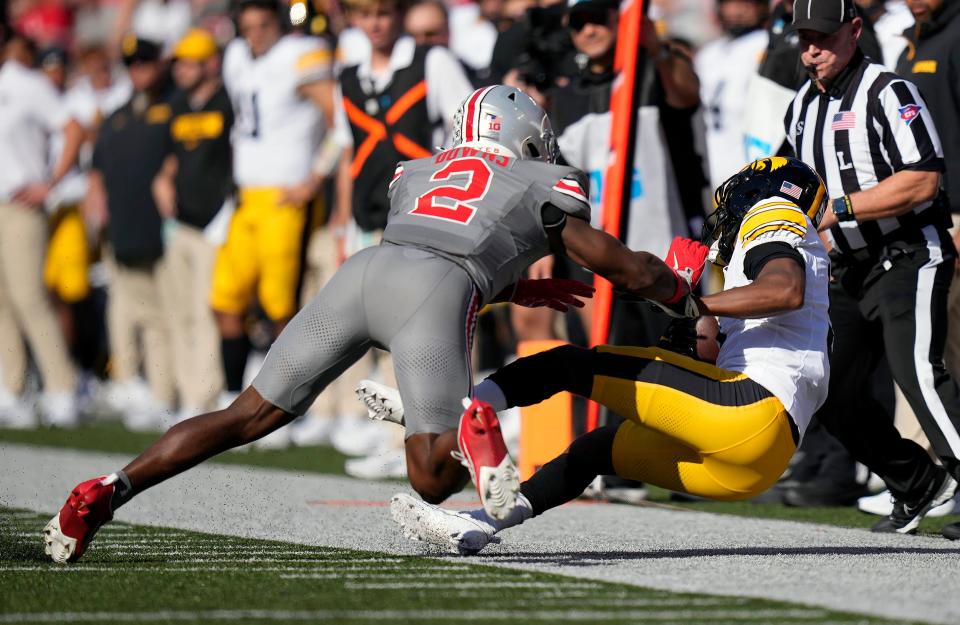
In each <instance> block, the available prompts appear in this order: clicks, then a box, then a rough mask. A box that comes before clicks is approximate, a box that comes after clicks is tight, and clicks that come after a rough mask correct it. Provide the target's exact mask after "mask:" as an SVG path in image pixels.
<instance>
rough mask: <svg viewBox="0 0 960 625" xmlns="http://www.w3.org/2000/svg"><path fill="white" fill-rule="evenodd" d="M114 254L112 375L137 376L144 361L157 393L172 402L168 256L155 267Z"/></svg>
mask: <svg viewBox="0 0 960 625" xmlns="http://www.w3.org/2000/svg"><path fill="white" fill-rule="evenodd" d="M110 260H111V262H110V263H109V269H110V295H109V301H108V304H107V330H108V332H109V333H110V351H111V358H110V362H111V367H110V375H111V377H112V378H113V379H114V380H116V381H117V382H126V381H129V380H132V379H133V378H134V377H136V376H137V375H138V374H139V373H140V368H141V364H142V365H143V372H144V376H145V377H146V378H147V382H148V383H149V385H150V390H151V391H152V392H153V395H154V398H156V399H157V400H158V401H160V402H162V403H163V404H165V405H167V406H172V405H173V400H174V387H173V377H172V376H171V375H170V372H171V369H172V368H171V360H170V333H169V332H168V330H167V316H166V314H165V310H164V307H163V299H164V298H163V297H162V290H161V283H162V279H161V275H162V272H163V267H162V261H159V262H157V263H155V264H154V265H153V266H150V267H127V266H125V265H121V264H120V263H118V262H116V260H114V259H112V258H111V259H110Z"/></svg>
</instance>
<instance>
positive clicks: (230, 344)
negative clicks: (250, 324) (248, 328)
mask: <svg viewBox="0 0 960 625" xmlns="http://www.w3.org/2000/svg"><path fill="white" fill-rule="evenodd" d="M220 354H221V356H222V357H223V374H224V377H226V383H227V390H228V391H230V392H231V393H239V392H240V391H242V390H243V371H244V369H246V368H247V357H248V356H249V355H250V339H249V338H247V335H245V334H244V335H243V336H239V337H237V338H232V339H226V338H225V339H220Z"/></svg>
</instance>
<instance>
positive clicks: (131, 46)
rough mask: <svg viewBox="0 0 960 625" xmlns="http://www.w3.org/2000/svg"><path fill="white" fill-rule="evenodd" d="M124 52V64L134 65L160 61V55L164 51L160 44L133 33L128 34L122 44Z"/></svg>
mask: <svg viewBox="0 0 960 625" xmlns="http://www.w3.org/2000/svg"><path fill="white" fill-rule="evenodd" d="M121 48H122V50H121V51H122V52H123V64H124V65H128V66H129V65H132V64H134V63H136V62H144V63H150V62H153V61H159V60H160V54H161V52H162V51H163V50H162V48H161V47H160V44H158V43H155V42H153V41H150V40H149V39H141V38H140V37H137V36H136V35H134V34H133V33H127V35H126V36H125V37H124V38H123V43H122V44H121Z"/></svg>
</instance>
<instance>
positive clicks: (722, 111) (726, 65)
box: [694, 28, 777, 189]
mask: <svg viewBox="0 0 960 625" xmlns="http://www.w3.org/2000/svg"><path fill="white" fill-rule="evenodd" d="M768 39H769V37H768V35H767V32H766V30H764V29H762V28H761V29H759V30H755V31H753V32H751V33H747V34H746V35H742V36H740V37H735V38H731V37H729V36H724V37H721V38H719V39H715V40H713V41H711V42H710V43H708V44H707V45H705V46H703V48H702V49H701V50H700V52H698V53H697V56H696V58H695V60H694V66H695V68H696V71H697V76H699V77H700V99H701V100H702V101H703V117H704V122H705V123H706V126H707V133H706V134H707V158H708V160H709V161H710V184H711V186H712V188H714V189H715V188H717V187H718V186H720V183H722V182H723V181H724V180H726V179H727V178H729V177H730V176H732V175H733V174H735V173H737V172H738V171H740V168H741V167H743V164H744V163H745V162H747V161H749V160H750V158H748V157H747V154H748V148H749V146H748V145H747V143H746V141H747V139H746V137H747V134H746V132H745V124H744V121H745V116H746V115H748V114H749V113H750V111H749V104H750V103H749V101H748V100H747V99H746V98H745V97H744V96H745V95H746V93H747V88H748V86H749V84H750V77H751V76H753V75H754V74H756V73H757V67H758V66H759V65H760V60H761V59H762V58H763V53H764V51H765V50H766V48H767V41H768ZM776 147H777V146H774V149H776Z"/></svg>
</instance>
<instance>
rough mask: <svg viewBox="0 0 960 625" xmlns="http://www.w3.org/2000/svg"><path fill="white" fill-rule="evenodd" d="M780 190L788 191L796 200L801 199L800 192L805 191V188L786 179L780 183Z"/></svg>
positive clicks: (782, 191)
mask: <svg viewBox="0 0 960 625" xmlns="http://www.w3.org/2000/svg"><path fill="white" fill-rule="evenodd" d="M780 192H781V193H786V194H787V195H789V196H790V197H792V198H793V199H795V200H799V199H800V194H801V193H803V189H801V188H800V187H798V186H797V185H795V184H793V183H792V182H787V181H786V180H784V181H783V183H781V184H780Z"/></svg>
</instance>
